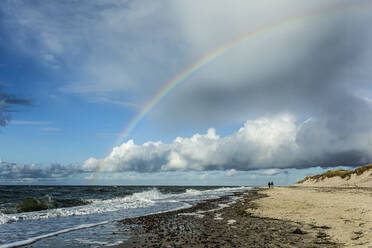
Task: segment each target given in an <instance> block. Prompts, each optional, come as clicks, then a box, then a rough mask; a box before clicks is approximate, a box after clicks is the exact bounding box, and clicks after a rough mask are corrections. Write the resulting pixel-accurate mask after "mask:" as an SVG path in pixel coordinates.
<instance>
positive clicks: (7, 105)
mask: <svg viewBox="0 0 372 248" xmlns="http://www.w3.org/2000/svg"><path fill="white" fill-rule="evenodd" d="M30 105H31V100H29V99H24V98H19V97H17V96H15V95H12V94H6V93H4V92H3V91H2V89H1V88H0V126H5V125H6V124H7V123H8V122H9V121H10V119H11V115H10V113H11V112H16V111H18V108H19V107H24V106H30Z"/></svg>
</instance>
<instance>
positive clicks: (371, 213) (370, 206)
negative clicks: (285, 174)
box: [247, 187, 372, 247]
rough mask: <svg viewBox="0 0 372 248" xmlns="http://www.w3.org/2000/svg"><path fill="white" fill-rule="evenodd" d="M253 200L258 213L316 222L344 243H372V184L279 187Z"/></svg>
mask: <svg viewBox="0 0 372 248" xmlns="http://www.w3.org/2000/svg"><path fill="white" fill-rule="evenodd" d="M263 193H265V194H267V195H268V197H264V198H259V199H256V200H254V201H253V202H254V203H256V204H257V208H254V209H253V208H250V209H248V210H247V211H248V212H249V213H251V214H253V215H254V216H258V217H266V218H273V219H278V220H288V221H293V222H300V223H302V224H303V229H302V230H303V231H304V232H308V231H309V230H310V231H311V230H312V229H313V227H314V226H318V227H323V231H324V233H326V234H327V235H329V237H330V238H331V239H332V240H334V241H335V242H337V243H340V244H343V246H344V247H372V188H334V187H333V188H328V187H323V188H321V187H317V188H316V187H312V188H307V187H275V188H274V189H270V190H264V191H263Z"/></svg>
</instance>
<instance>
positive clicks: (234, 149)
mask: <svg viewBox="0 0 372 248" xmlns="http://www.w3.org/2000/svg"><path fill="white" fill-rule="evenodd" d="M371 138H372V132H371V130H369V129H365V130H363V129H361V130H359V131H358V132H355V133H352V134H350V135H348V136H346V137H344V136H338V135H337V133H335V132H333V129H332V128H330V127H329V126H327V125H326V123H323V122H322V121H319V120H317V119H314V118H310V119H308V120H306V121H304V122H302V123H298V122H297V121H296V119H295V118H294V117H293V116H291V115H289V114H281V115H277V116H275V117H271V118H259V119H256V120H250V121H247V122H245V124H244V126H243V127H241V128H240V129H239V130H238V131H237V132H235V133H234V134H232V135H229V136H226V137H220V136H219V135H217V134H216V130H215V129H213V128H210V129H208V131H207V133H205V134H195V135H193V136H192V137H191V138H181V137H177V138H176V139H175V140H174V141H173V142H172V143H170V144H164V143H162V142H160V141H159V142H146V143H144V144H142V145H136V144H135V143H134V141H133V140H129V141H128V142H126V143H123V144H122V145H121V146H117V147H115V148H114V149H113V150H112V152H111V153H110V154H109V155H108V156H107V157H106V158H104V159H95V158H90V159H88V160H87V161H86V162H85V164H84V165H83V169H84V170H92V171H95V170H98V169H99V168H102V169H104V170H106V171H111V172H113V171H138V172H156V171H190V170H195V171H207V170H229V171H228V172H227V174H226V175H228V176H232V175H234V174H236V171H237V170H239V171H246V170H254V169H264V168H267V169H268V170H265V171H263V172H262V173H263V174H265V175H275V174H278V173H280V172H281V170H278V168H307V167H312V166H317V165H320V166H324V167H326V166H338V165H350V166H356V165H358V164H361V163H366V162H368V161H372V156H371V154H372V153H371V152H372V143H371V142H370V140H371ZM273 168H274V169H273Z"/></svg>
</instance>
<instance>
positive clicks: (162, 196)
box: [0, 187, 251, 224]
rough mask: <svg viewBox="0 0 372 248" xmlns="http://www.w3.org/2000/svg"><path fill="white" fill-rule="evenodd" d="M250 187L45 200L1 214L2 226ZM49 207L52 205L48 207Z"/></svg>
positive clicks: (207, 196)
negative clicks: (78, 201)
mask: <svg viewBox="0 0 372 248" xmlns="http://www.w3.org/2000/svg"><path fill="white" fill-rule="evenodd" d="M249 189H251V188H249V187H236V188H218V189H210V190H196V189H186V191H185V192H184V193H181V194H171V193H161V192H160V191H159V190H158V189H157V188H153V189H151V190H147V191H142V192H137V193H133V194H131V195H128V196H125V197H117V198H112V199H108V200H99V199H90V200H88V202H89V204H88V205H79V206H73V207H60V208H50V205H51V204H52V203H53V201H55V200H53V198H50V197H49V198H46V200H45V202H43V201H39V202H37V201H32V202H31V203H28V204H29V205H30V208H29V209H32V208H34V209H35V208H38V207H40V205H42V207H45V208H46V209H44V210H39V211H33V212H22V213H14V214H1V213H0V224H6V223H12V222H16V221H24V220H33V219H47V218H57V217H64V216H78V215H88V214H100V213H107V212H114V211H120V210H125V209H129V208H144V207H151V206H153V205H155V204H156V203H159V202H178V201H195V200H204V199H211V198H218V197H220V196H221V195H225V194H226V193H228V192H236V191H239V190H249ZM48 204H49V205H48Z"/></svg>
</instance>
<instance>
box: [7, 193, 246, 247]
mask: <svg viewBox="0 0 372 248" xmlns="http://www.w3.org/2000/svg"><path fill="white" fill-rule="evenodd" d="M252 189H253V188H252V187H223V186H195V187H186V186H0V248H5V247H18V246H26V247H110V246H116V245H118V244H120V243H121V242H123V240H125V239H128V238H130V233H129V227H126V226H125V225H123V224H120V223H119V222H118V221H119V220H122V219H125V218H131V217H138V216H144V215H149V214H155V213H162V212H167V211H173V210H178V209H182V208H188V207H191V206H193V205H194V204H197V203H199V202H201V201H205V200H208V199H216V198H220V197H222V196H226V195H232V194H234V193H235V192H243V191H247V190H252Z"/></svg>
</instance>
